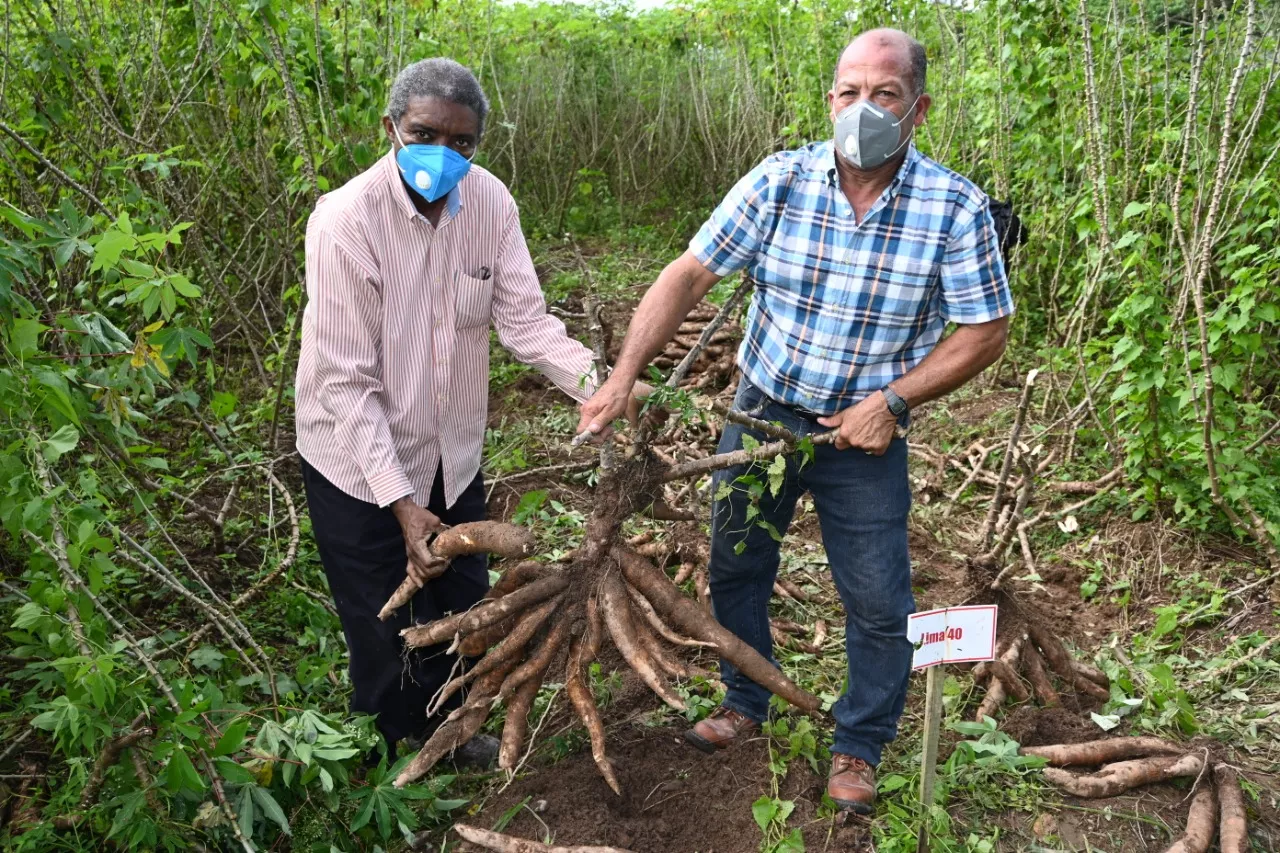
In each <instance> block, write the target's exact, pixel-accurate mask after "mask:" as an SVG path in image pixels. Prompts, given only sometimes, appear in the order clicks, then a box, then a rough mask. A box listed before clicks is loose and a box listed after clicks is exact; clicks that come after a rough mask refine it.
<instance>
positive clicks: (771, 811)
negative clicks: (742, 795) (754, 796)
mask: <svg viewBox="0 0 1280 853" xmlns="http://www.w3.org/2000/svg"><path fill="white" fill-rule="evenodd" d="M777 813H778V801H777V800H775V799H773V798H772V797H761V798H760V799H758V800H756V801H755V802H754V803H752V804H751V816H752V817H753V818H755V819H756V826H758V827H760V831H761V832H768V831H769V824H771V823H773V818H774V815H776V814H777Z"/></svg>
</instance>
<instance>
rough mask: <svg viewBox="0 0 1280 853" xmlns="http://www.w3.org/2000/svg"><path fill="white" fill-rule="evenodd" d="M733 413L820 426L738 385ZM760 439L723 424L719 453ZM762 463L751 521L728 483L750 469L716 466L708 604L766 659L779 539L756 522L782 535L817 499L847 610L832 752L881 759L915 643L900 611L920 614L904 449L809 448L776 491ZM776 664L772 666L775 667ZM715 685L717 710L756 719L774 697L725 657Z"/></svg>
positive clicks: (740, 493) (798, 429)
mask: <svg viewBox="0 0 1280 853" xmlns="http://www.w3.org/2000/svg"><path fill="white" fill-rule="evenodd" d="M734 408H735V409H737V410H738V411H744V412H748V413H749V414H751V415H752V416H754V417H758V418H760V419H762V420H765V421H773V422H777V423H780V424H781V425H782V426H784V427H786V428H787V429H789V430H791V431H792V432H793V433H795V434H797V435H805V434H813V433H817V432H825V431H826V428H825V427H822V426H820V425H818V424H815V423H812V422H811V421H809V420H806V419H805V418H803V417H800V416H799V415H797V414H796V413H795V411H794V410H792V409H789V408H787V407H785V406H782V405H779V404H778V403H775V402H773V401H772V400H770V399H769V398H768V397H766V396H765V395H764V393H763V392H761V391H760V389H758V388H756V387H755V386H753V385H751V384H750V383H749V382H747V381H746V380H745V379H743V380H742V381H741V382H740V384H739V387H738V394H737V397H736V398H735V399H734ZM744 433H745V434H748V435H751V436H752V437H754V438H755V439H757V440H758V441H760V442H762V443H763V442H767V441H769V439H768V437H767V436H764V435H763V434H760V433H758V432H755V431H754V430H750V429H746V428H744V427H741V426H738V425H736V424H732V423H730V424H727V425H726V427H725V431H724V434H723V435H722V436H721V438H720V448H719V450H720V452H721V453H725V452H728V451H731V450H737V449H739V448H740V447H741V446H742V436H743V434H744ZM767 465H768V461H767V460H766V462H765V463H764V464H763V465H761V464H759V463H757V464H755V466H754V471H753V472H752V473H753V474H754V475H755V477H756V478H757V480H758V481H759V482H760V483H762V484H763V485H764V487H765V488H764V493H763V494H762V495H760V497H759V498H758V500H757V503H756V505H757V509H758V512H759V515H758V516H757V517H754V518H753V519H752V520H750V521H748V518H747V516H748V508H749V507H751V505H752V501H751V498H750V496H749V493H748V491H747V489H746V487H745V486H744V485H743V484H742V483H740V482H739V483H737V484H735V480H737V478H738V477H739V476H741V475H742V474H744V473H746V472H747V466H738V467H735V468H729V469H726V470H723V471H719V472H717V473H716V475H715V484H714V488H715V492H713V494H720V493H721V492H722V491H723V489H722V485H723V484H728V485H729V486H730V487H731V488H732V492H731V494H729V495H728V496H727V497H723V498H721V499H718V500H716V501H715V505H714V507H713V508H712V531H711V565H710V580H711V603H712V606H713V608H714V610H715V615H716V619H717V620H719V622H720V624H722V625H724V627H726V628H728V629H729V630H730V631H732V632H733V633H734V634H736V635H737V636H738V637H740V638H741V639H742V640H743V641H744V642H746V643H748V644H749V645H750V646H751V647H752V648H754V649H755V650H756V651H758V652H760V654H762V655H764V656H765V657H766V658H767V659H768V660H770V661H773V660H774V659H773V643H772V638H771V637H770V635H769V597H770V596H771V595H772V594H773V582H774V579H775V577H776V576H777V574H778V544H779V543H778V542H777V541H775V540H774V538H773V537H772V536H771V535H770V533H769V532H768V531H767V530H766V529H764V528H763V527H761V526H760V525H759V524H758V523H757V519H763V520H765V521H768V522H769V523H770V524H772V525H773V526H774V528H775V529H776V530H777V531H778V532H779V533H785V532H786V530H787V527H788V525H789V524H790V523H791V518H792V516H793V515H794V513H795V506H796V500H797V499H798V498H799V497H800V494H801V493H802V492H803V491H805V490H808V491H809V492H810V493H811V494H812V495H813V502H814V506H815V507H816V509H817V511H818V520H819V522H820V523H821V526H822V541H823V544H824V545H825V547H826V552H827V561H828V563H829V564H830V566H831V574H832V577H833V578H834V580H835V584H836V589H837V590H838V591H839V593H840V599H841V601H842V602H843V603H844V609H845V614H846V618H845V654H846V655H847V657H848V665H849V682H848V689H847V690H846V692H845V694H844V695H843V696H841V697H840V699H839V700H838V701H837V702H836V704H835V706H834V707H833V708H832V714H833V715H834V717H835V720H836V736H835V745H834V746H833V750H834V751H835V752H841V753H844V754H846V755H852V756H855V757H857V758H861V759H862V760H863V761H866V762H868V763H869V764H872V765H875V764H878V763H879V762H880V751H881V748H882V747H883V746H884V745H885V744H886V743H888V742H890V741H892V740H893V739H894V737H896V736H897V733H898V718H899V717H900V716H902V708H903V705H904V704H905V702H906V698H907V678H908V676H909V675H910V673H911V656H912V646H911V643H910V641H908V640H907V616H908V615H909V614H911V613H912V612H913V611H914V610H915V600H914V598H913V597H912V595H911V560H910V558H909V557H908V556H907V512H908V510H909V509H910V507H911V491H910V488H909V487H908V485H907V443H906V441H905V440H903V439H900V438H895V439H893V442H892V443H891V444H890V445H889V450H888V451H887V452H886V453H885V455H884V456H878V457H877V456H872V455H871V454H869V453H866V452H865V451H862V450H857V449H855V448H849V449H848V450H836V449H835V447H834V446H830V445H827V446H819V447H815V448H814V458H813V460H812V461H811V462H807V461H805V459H804V456H803V454H799V453H796V454H792V455H791V456H789V457H788V458H787V468H786V474H785V476H784V478H783V480H782V487H781V489H779V491H778V494H777V495H776V496H775V495H773V494H772V493H771V492H770V490H769V488H768V479H769V478H768V476H767V474H766V471H765V468H766V467H767ZM775 665H776V662H775ZM720 673H721V678H722V679H723V680H724V683H725V685H726V687H727V688H728V692H727V693H726V695H725V699H724V704H725V705H726V706H728V707H730V708H732V709H734V710H735V711H738V712H739V713H742V714H745V715H747V716H748V717H750V718H752V719H754V720H756V721H762V720H764V719H765V717H766V715H767V713H768V706H769V691H768V690H766V689H765V688H763V687H761V686H760V685H758V684H756V683H755V682H754V681H752V680H751V679H749V678H747V677H746V676H744V675H742V674H741V673H739V672H738V671H737V669H736V668H735V667H733V666H732V665H731V664H729V663H727V662H725V661H721V663H720Z"/></svg>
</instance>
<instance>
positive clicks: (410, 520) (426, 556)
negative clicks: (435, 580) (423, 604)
mask: <svg viewBox="0 0 1280 853" xmlns="http://www.w3.org/2000/svg"><path fill="white" fill-rule="evenodd" d="M391 511H392V512H393V513H395V515H396V520H397V521H399V522H400V529H401V530H402V531H403V532H404V550H405V555H406V556H407V557H408V558H409V565H408V566H407V567H406V568H405V571H406V572H407V573H408V575H409V577H411V578H413V579H415V580H417V581H418V582H419V583H426V582H427V580H429V579H430V577H431V574H432V571H431V570H432V568H433V566H434V564H435V563H436V562H437V560H436V558H435V557H433V556H432V555H431V549H429V548H428V547H427V536H428V535H430V534H431V533H434V532H435V531H437V530H439V529H440V519H439V518H437V517H436V514H435V513H433V512H431V511H430V510H428V509H427V508H425V507H421V506H418V505H417V504H416V503H414V501H413V498H411V497H403V498H400V499H399V500H398V501H396V502H395V503H393V504H392V505H391Z"/></svg>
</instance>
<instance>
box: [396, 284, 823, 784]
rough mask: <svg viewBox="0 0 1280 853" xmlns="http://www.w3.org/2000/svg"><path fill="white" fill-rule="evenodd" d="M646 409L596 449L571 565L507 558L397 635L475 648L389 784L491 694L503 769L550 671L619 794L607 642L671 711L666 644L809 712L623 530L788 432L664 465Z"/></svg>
mask: <svg viewBox="0 0 1280 853" xmlns="http://www.w3.org/2000/svg"><path fill="white" fill-rule="evenodd" d="M737 302H738V300H737V299H732V300H730V302H729V303H727V304H726V305H725V307H724V308H723V309H722V310H721V311H720V313H719V314H718V315H717V317H716V318H715V319H713V320H712V322H711V323H709V324H708V325H707V327H706V329H704V331H703V334H702V335H701V336H700V339H699V342H698V343H695V344H694V346H693V348H692V349H691V350H690V353H689V355H688V356H686V361H687V362H688V363H689V364H692V363H693V362H694V361H695V360H696V358H697V356H698V350H700V349H701V347H702V346H705V342H706V341H709V340H711V338H712V337H714V335H715V332H716V329H717V328H719V327H720V326H721V325H722V324H723V322H724V320H725V318H726V317H728V316H729V314H730V313H731V312H732V311H733V310H734V309H735V308H736V305H737ZM588 318H589V321H590V324H591V330H592V335H593V338H594V339H595V340H596V343H597V345H596V353H597V372H598V373H599V374H600V375H601V377H603V375H604V373H605V368H604V345H603V330H602V327H601V322H600V319H599V313H598V308H597V307H596V306H595V305H594V304H589V306H588ZM685 370H687V367H686V368H685ZM685 370H677V371H676V372H674V373H673V374H672V376H671V379H670V380H669V382H668V385H669V387H673V388H674V387H676V385H677V384H678V383H679V381H680V380H681V379H682V378H683V377H684V373H685ZM655 413H656V410H651V411H650V412H649V413H648V415H646V417H645V418H644V419H643V421H642V423H641V425H640V427H639V428H638V429H637V431H636V434H635V436H634V438H633V441H632V443H631V445H630V446H629V447H627V449H626V451H625V452H624V453H620V454H619V453H616V452H615V450H616V449H615V448H614V447H612V446H609V445H606V446H605V447H604V448H603V449H602V450H601V459H602V471H601V475H600V479H599V482H598V484H597V486H596V490H595V504H594V507H593V509H592V512H591V515H590V517H589V519H588V520H587V524H586V536H585V538H584V540H583V543H582V545H581V547H580V548H579V549H578V550H577V552H576V554H575V555H574V556H573V558H572V559H571V560H570V561H568V562H567V564H560V565H556V564H549V563H538V562H521V563H517V564H516V565H514V566H512V567H511V568H510V569H508V570H507V571H506V572H505V573H504V574H503V575H502V577H501V579H500V580H498V582H497V583H496V584H495V585H494V587H493V589H491V590H490V592H489V594H488V595H487V597H486V598H485V600H484V601H482V602H481V603H480V604H478V605H477V606H475V607H474V608H472V609H470V610H468V611H466V612H463V613H458V614H454V615H451V616H447V617H445V618H443V619H439V620H436V621H434V622H431V623H428V624H426V625H420V626H413V627H410V628H407V629H405V630H404V632H403V636H404V638H405V643H406V645H408V646H410V647H422V646H431V645H436V644H439V643H445V642H449V641H452V645H451V646H450V648H451V649H453V650H457V651H460V652H462V653H463V654H464V655H469V656H470V655H483V656H482V657H481V658H480V660H479V661H478V662H477V663H476V664H475V665H474V666H472V667H471V668H470V669H468V670H467V671H466V672H464V673H462V674H461V675H459V676H457V677H456V678H454V679H453V680H452V681H451V682H449V683H448V684H446V685H445V687H443V688H442V690H441V692H440V694H439V695H437V697H436V698H435V699H434V700H433V706H439V704H440V703H441V702H443V701H444V699H446V698H448V697H449V696H451V695H453V694H454V693H456V692H457V691H459V690H461V689H462V688H463V687H464V686H465V685H469V686H470V690H469V693H468V694H467V699H466V701H465V702H464V703H463V704H462V706H461V707H459V708H458V709H457V710H455V711H453V712H452V713H450V715H449V716H448V717H447V718H446V720H445V721H444V723H442V724H441V725H440V727H439V728H438V729H437V730H436V732H435V733H434V734H433V735H432V736H431V738H430V739H429V740H428V741H427V742H426V744H424V745H423V747H422V749H421V750H420V751H419V753H418V754H417V756H416V757H415V758H414V760H413V761H412V762H411V763H410V764H409V765H408V766H406V767H405V768H404V770H403V771H402V772H401V773H400V775H399V777H398V778H397V779H396V784H398V785H400V784H408V783H410V782H412V781H414V780H415V779H417V778H419V777H421V776H422V775H423V774H425V773H426V772H427V771H428V770H430V769H431V768H432V767H433V766H434V765H435V764H436V762H437V761H439V760H440V759H441V758H442V757H444V756H445V755H446V754H448V753H449V752H450V751H451V750H453V749H455V748H457V747H458V746H459V745H461V744H462V743H465V742H466V741H467V740H469V739H470V738H471V737H473V736H474V735H475V733H476V732H477V731H479V730H480V727H481V726H482V725H483V724H484V722H485V720H486V719H487V718H488V717H489V714H490V713H491V711H492V709H493V708H494V706H495V705H497V704H498V703H504V704H505V705H506V721H505V724H504V727H503V731H502V740H501V748H500V752H499V766H500V767H502V768H503V769H506V770H511V769H513V768H514V767H515V766H516V765H517V762H518V760H519V758H520V755H521V750H522V748H523V746H524V743H525V741H526V739H527V737H528V732H527V717H528V713H529V710H530V708H531V707H532V704H533V700H534V698H535V696H536V695H537V693H538V690H539V688H540V687H541V686H542V684H543V682H544V681H547V680H556V681H562V682H563V683H564V685H565V692H566V693H567V695H568V698H569V702H570V703H571V705H572V706H573V709H574V712H575V713H576V714H577V715H578V717H579V719H580V720H581V721H582V724H583V726H584V727H585V728H586V730H587V732H588V734H589V735H590V739H591V753H592V757H593V758H594V760H595V762H596V766H597V767H598V768H599V770H600V774H601V775H602V776H603V777H604V779H605V780H606V782H608V784H609V786H610V787H611V788H612V789H613V790H614V791H615V792H617V793H621V786H620V785H619V783H618V779H617V775H616V774H615V773H614V769H613V766H612V764H611V763H610V761H609V758H608V756H607V754H606V751H605V737H604V726H603V725H602V723H601V719H600V714H599V711H598V710H597V708H596V705H595V700H594V699H593V697H592V694H591V690H590V687H589V681H588V678H587V668H588V667H589V666H590V664H591V663H592V662H593V661H595V660H596V659H597V658H598V657H599V655H600V652H601V649H602V647H603V644H604V642H605V641H606V640H608V641H611V642H612V643H613V645H614V646H615V647H616V648H617V650H618V652H619V653H620V654H621V656H622V658H623V660H625V661H626V663H627V665H628V666H630V667H631V668H632V669H633V670H635V672H636V673H637V674H638V675H639V676H640V678H641V679H642V680H643V681H644V682H645V684H646V685H648V687H649V688H650V689H651V690H652V691H653V692H654V693H655V694H657V696H658V697H659V698H661V699H662V700H663V701H664V702H665V703H667V704H668V705H669V706H671V707H672V708H675V709H677V710H681V711H683V710H684V709H685V704H684V702H683V700H682V699H681V698H680V696H679V694H677V693H676V692H675V691H674V690H672V689H671V687H670V685H669V683H668V678H669V677H676V678H681V677H687V676H688V675H689V670H688V668H687V667H686V666H685V665H684V664H683V663H681V662H680V661H679V660H678V659H677V657H676V656H675V655H674V654H672V652H671V651H669V650H668V646H676V647H682V646H704V647H707V648H709V649H712V650H714V651H715V652H716V653H717V654H718V655H720V656H721V657H722V658H724V659H725V660H727V661H729V662H730V663H732V664H733V665H734V666H735V667H737V668H738V669H739V670H740V671H741V672H742V673H743V674H745V675H746V676H748V677H749V678H751V679H753V680H754V681H756V682H757V683H759V684H761V685H763V686H764V687H767V688H768V689H769V690H770V691H772V692H773V693H775V694H776V695H778V696H780V697H782V698H783V699H785V700H787V701H788V702H790V703H791V704H793V705H795V706H797V707H798V708H800V709H802V710H804V711H808V712H814V711H817V710H818V708H819V702H818V699H817V698H816V697H814V696H813V695H811V694H809V693H808V692H806V691H804V690H802V689H801V688H799V687H798V686H796V685H795V684H794V683H793V682H792V681H791V680H790V679H788V678H787V677H786V676H785V675H783V674H782V673H781V671H779V670H778V669H777V668H776V667H775V666H773V665H772V664H771V663H769V661H767V660H766V659H765V658H764V657H763V656H761V655H760V654H759V653H758V652H756V651H755V649H753V648H751V647H750V646H748V645H747V644H746V643H744V642H743V641H742V640H740V639H739V638H738V637H736V636H735V635H733V634H732V633H730V632H729V631H728V630H726V629H725V628H723V627H721V626H720V624H719V623H718V622H716V620H715V618H714V617H713V616H712V615H711V613H710V612H709V611H707V610H706V609H705V608H703V607H701V606H700V605H699V604H698V603H696V602H695V601H693V600H690V599H688V598H686V597H685V596H684V594H683V593H681V592H680V590H679V588H677V587H676V586H675V585H674V584H673V583H672V582H671V580H670V579H669V578H668V577H667V576H666V574H665V573H664V572H663V571H662V570H661V569H659V568H658V567H657V566H656V565H654V564H653V563H652V562H651V561H649V560H648V559H647V558H645V557H643V556H641V555H640V554H637V553H636V552H635V551H634V550H631V549H630V548H628V547H627V545H626V543H625V542H624V541H623V540H622V539H621V538H620V532H621V529H622V524H623V522H624V521H626V520H627V519H628V518H629V517H631V516H632V515H634V514H635V513H638V512H641V511H646V510H648V511H650V512H653V509H654V507H655V506H657V505H660V504H662V503H663V498H662V489H661V487H662V485H663V484H664V483H670V482H674V481H677V480H681V479H686V478H691V477H701V476H702V475H704V474H707V473H710V472H712V471H716V470H719V469H722V468H728V467H731V466H734V465H739V464H743V463H747V462H751V461H755V460H764V459H771V458H773V457H775V456H777V455H779V454H781V453H787V452H791V451H794V450H795V449H797V447H798V446H799V445H800V439H799V438H798V437H796V436H794V435H790V434H786V435H781V433H782V432H785V431H782V430H779V429H778V428H777V427H774V426H772V425H763V426H766V427H768V429H769V430H770V431H771V432H772V433H773V434H774V435H778V436H779V437H778V438H777V439H776V440H775V441H773V442H770V443H769V444H765V445H761V446H759V447H757V448H755V449H753V450H739V451H734V452H731V453H723V454H718V455H715V456H710V457H706V458H703V459H699V460H695V461H693V462H689V463H684V464H681V465H674V466H673V465H670V464H667V463H664V462H662V461H660V460H659V459H658V458H657V457H656V456H655V455H654V454H653V453H652V452H651V451H650V449H649V446H648V444H649V443H648V440H647V436H648V434H649V432H650V431H651V430H652V428H653V427H654V426H655V425H656V423H657V421H658V420H659V418H658V417H657V416H656V414H655ZM735 417H743V416H741V415H736V416H735ZM748 420H749V419H748ZM815 440H818V441H821V440H824V438H823V437H819V438H818V439H815ZM825 440H830V437H829V436H828V437H826V438H825ZM654 514H655V515H656V514H657V513H654ZM436 547H437V550H439V546H436Z"/></svg>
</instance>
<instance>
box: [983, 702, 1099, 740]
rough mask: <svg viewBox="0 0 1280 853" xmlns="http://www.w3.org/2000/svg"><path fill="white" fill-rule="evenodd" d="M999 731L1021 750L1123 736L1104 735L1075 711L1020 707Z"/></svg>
mask: <svg viewBox="0 0 1280 853" xmlns="http://www.w3.org/2000/svg"><path fill="white" fill-rule="evenodd" d="M1000 728H1001V730H1003V731H1004V732H1005V733H1006V734H1007V735H1009V737H1011V738H1013V739H1014V740H1016V741H1017V742H1018V743H1020V744H1022V745H1023V746H1047V745H1049V744H1055V743H1084V742H1085V741H1090V740H1098V739H1099V738H1102V737H1109V736H1119V735H1121V734H1123V733H1124V732H1123V731H1116V732H1110V733H1105V732H1103V731H1102V730H1101V729H1099V728H1098V727H1097V726H1096V725H1094V723H1093V722H1092V721H1091V720H1090V719H1089V718H1088V717H1084V716H1081V715H1080V714H1079V712H1077V711H1072V710H1068V709H1067V708H1037V707H1035V706H1033V705H1021V706H1019V707H1018V708H1016V709H1014V711H1013V713H1011V714H1009V715H1008V716H1007V717H1006V718H1005V720H1004V722H1003V723H1002V724H1001V725H1000Z"/></svg>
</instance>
